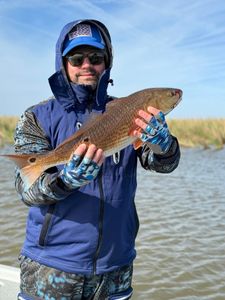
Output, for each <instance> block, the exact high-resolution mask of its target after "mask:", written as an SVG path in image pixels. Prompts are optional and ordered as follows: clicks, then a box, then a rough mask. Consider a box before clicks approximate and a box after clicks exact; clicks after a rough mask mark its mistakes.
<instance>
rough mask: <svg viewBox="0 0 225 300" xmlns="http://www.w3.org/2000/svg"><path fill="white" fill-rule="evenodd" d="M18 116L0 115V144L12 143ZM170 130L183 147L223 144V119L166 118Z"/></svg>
mask: <svg viewBox="0 0 225 300" xmlns="http://www.w3.org/2000/svg"><path fill="white" fill-rule="evenodd" d="M17 121H18V117H13V116H0V146H3V145H5V144H12V143H13V136H14V131H15V127H16V123H17ZM167 121H168V125H169V128H170V131H171V133H172V134H173V135H175V136H176V137H177V138H178V140H179V143H180V145H181V146H183V147H203V148H209V147H215V148H218V149H220V148H223V146H224V145H225V118H224V119H168V120H167Z"/></svg>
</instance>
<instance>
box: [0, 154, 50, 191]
mask: <svg viewBox="0 0 225 300" xmlns="http://www.w3.org/2000/svg"><path fill="white" fill-rule="evenodd" d="M1 156H3V157H6V158H8V159H10V160H12V161H13V162H14V163H15V164H16V165H17V166H18V167H19V169H20V175H21V178H22V180H23V182H24V184H25V188H26V190H27V189H29V188H30V186H31V185H32V184H33V183H34V182H35V181H36V180H37V179H38V177H39V176H40V175H41V173H42V172H44V170H45V169H46V168H45V166H42V165H41V164H38V163H37V162H36V161H37V157H38V156H39V155H37V154H5V155H1Z"/></svg>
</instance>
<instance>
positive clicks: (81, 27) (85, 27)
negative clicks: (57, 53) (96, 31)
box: [68, 24, 92, 40]
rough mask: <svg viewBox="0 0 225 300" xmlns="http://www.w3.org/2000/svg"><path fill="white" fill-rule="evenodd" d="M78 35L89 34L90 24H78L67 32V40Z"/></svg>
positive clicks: (90, 34) (90, 33)
mask: <svg viewBox="0 0 225 300" xmlns="http://www.w3.org/2000/svg"><path fill="white" fill-rule="evenodd" d="M80 36H91V37H92V32H91V26H90V25H89V24H78V25H77V26H76V27H75V30H74V31H73V32H70V33H69V34H68V37H69V40H73V39H75V38H77V37H80Z"/></svg>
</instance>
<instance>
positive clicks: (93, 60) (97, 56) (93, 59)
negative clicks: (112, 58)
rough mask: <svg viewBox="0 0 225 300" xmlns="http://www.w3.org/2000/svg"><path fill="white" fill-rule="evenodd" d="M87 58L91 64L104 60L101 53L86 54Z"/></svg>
mask: <svg viewBox="0 0 225 300" xmlns="http://www.w3.org/2000/svg"><path fill="white" fill-rule="evenodd" d="M88 58H89V60H90V63H91V64H92V65H100V64H101V63H103V61H104V54H103V53H91V54H89V55H88Z"/></svg>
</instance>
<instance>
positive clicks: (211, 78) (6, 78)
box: [0, 0, 225, 118]
mask: <svg viewBox="0 0 225 300" xmlns="http://www.w3.org/2000/svg"><path fill="white" fill-rule="evenodd" d="M82 18H91V19H97V20H99V21H101V22H103V23H104V24H105V25H106V26H107V28H108V29H109V31H110V34H111V38H112V43H113V49H114V63H113V68H112V71H111V78H113V80H114V86H113V87H109V89H108V93H109V94H110V95H113V96H116V97H122V96H127V95H129V94H131V93H133V92H136V91H138V90H141V89H144V88H150V87H173V88H180V89H182V90H183V99H182V102H181V103H180V104H179V105H178V106H177V107H176V108H175V109H174V110H173V111H172V112H171V113H170V115H169V116H170V117H171V118H223V117H225V1H224V0H188V1H187V0H160V1H158V0H138V1H137V0H57V1H56V0H10V1H8V0H0V82H1V88H0V115H16V116H19V115H21V114H22V113H23V111H24V110H25V109H26V108H28V107H30V106H32V105H34V104H36V103H38V102H40V101H42V100H45V99H47V98H48V97H49V96H51V95H52V93H51V90H50V87H49V85H48V78H49V77H50V76H51V75H52V74H53V73H54V72H55V67H54V63H55V62H54V60H55V44H56V40H57V38H58V36H59V33H60V31H61V29H62V27H63V26H64V25H65V24H66V23H68V22H71V21H74V20H77V19H82Z"/></svg>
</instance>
